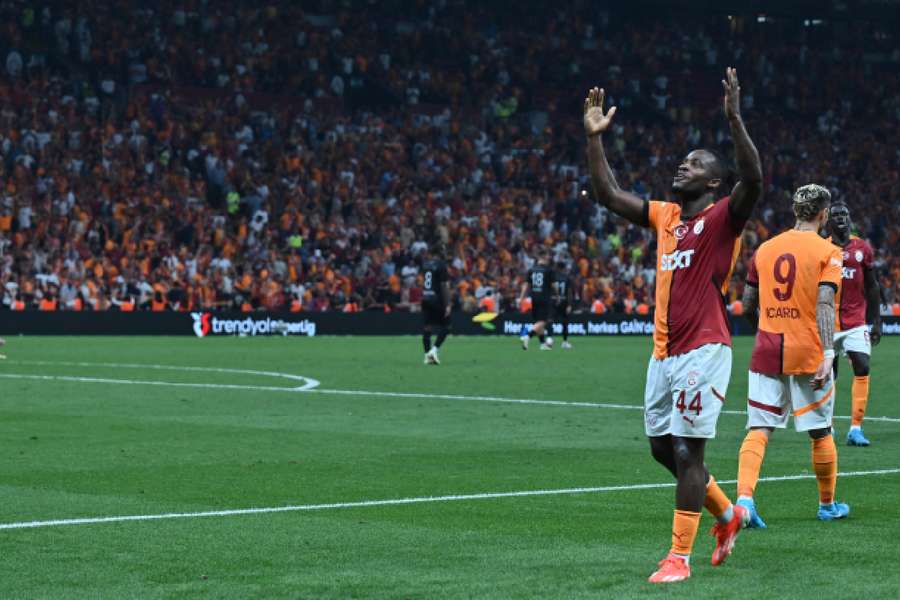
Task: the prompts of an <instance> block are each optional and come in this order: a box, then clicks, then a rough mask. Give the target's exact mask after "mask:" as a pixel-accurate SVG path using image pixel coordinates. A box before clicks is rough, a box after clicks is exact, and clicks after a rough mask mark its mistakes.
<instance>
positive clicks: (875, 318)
mask: <svg viewBox="0 0 900 600" xmlns="http://www.w3.org/2000/svg"><path fill="white" fill-rule="evenodd" d="M863 284H864V285H865V288H866V323H871V324H872V333H871V334H870V338H871V340H872V345H873V346H877V345H878V342H880V341H881V286H879V285H878V277H877V275H876V273H875V269H874V268H872V269H863Z"/></svg>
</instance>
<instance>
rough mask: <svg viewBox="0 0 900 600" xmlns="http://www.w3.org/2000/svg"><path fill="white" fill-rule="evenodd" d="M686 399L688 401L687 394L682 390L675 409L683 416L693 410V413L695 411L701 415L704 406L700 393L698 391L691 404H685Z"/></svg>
mask: <svg viewBox="0 0 900 600" xmlns="http://www.w3.org/2000/svg"><path fill="white" fill-rule="evenodd" d="M686 399H687V392H686V391H684V390H681V391H680V392H679V393H678V401H677V402H675V408H677V409H678V412H680V413H681V414H684V411H686V410H692V411H694V414H697V415H699V414H700V412H701V411H702V410H703V404H702V403H701V401H700V391H699V390H697V393H696V394H694V397H693V398H692V399H691V402H690V404H685V401H686Z"/></svg>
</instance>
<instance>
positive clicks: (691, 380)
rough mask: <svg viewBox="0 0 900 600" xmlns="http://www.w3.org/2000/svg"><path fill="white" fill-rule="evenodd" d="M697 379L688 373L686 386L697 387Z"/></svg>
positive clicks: (695, 375)
mask: <svg viewBox="0 0 900 600" xmlns="http://www.w3.org/2000/svg"><path fill="white" fill-rule="evenodd" d="M695 229H696V227H695ZM700 230H701V231H702V230H703V228H702V227H701V228H700ZM698 377H700V372H699V371H691V372H690V373H688V379H687V384H688V386H689V387H694V386H695V385H697V378H698Z"/></svg>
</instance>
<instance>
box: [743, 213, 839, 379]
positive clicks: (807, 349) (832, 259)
mask: <svg viewBox="0 0 900 600" xmlns="http://www.w3.org/2000/svg"><path fill="white" fill-rule="evenodd" d="M842 266H843V259H842V256H841V249H840V248H837V247H836V246H834V245H833V244H831V243H830V242H829V241H828V240H825V239H822V238H821V237H819V235H818V234H817V233H816V232H814V231H798V230H796V229H792V230H789V231H786V232H784V233H782V234H780V235H777V236H775V237H774V238H772V239H770V240H769V241H767V242H765V243H764V244H762V245H761V246H760V247H759V248H758V249H757V251H756V254H754V255H753V258H752V259H751V261H750V267H749V269H748V273H747V285H752V286H754V287H758V288H759V331H757V333H756V343H755V344H754V346H753V356H752V358H751V359H750V370H751V371H753V372H756V373H762V374H765V375H781V374H784V375H800V374H805V373H815V371H816V369H817V368H818V366H819V363H820V362H822V353H823V349H822V343H821V341H820V340H819V329H818V326H817V325H816V299H817V296H818V292H819V286H820V285H822V284H829V285H832V286H833V287H834V289H835V291H837V290H838V289H839V288H840V285H841V267H842Z"/></svg>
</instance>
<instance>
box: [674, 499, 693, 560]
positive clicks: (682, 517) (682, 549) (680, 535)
mask: <svg viewBox="0 0 900 600" xmlns="http://www.w3.org/2000/svg"><path fill="white" fill-rule="evenodd" d="M699 527H700V513H698V512H691V511H689V510H678V509H675V518H674V519H673V521H672V549H671V550H670V552H672V554H679V555H681V556H690V554H691V549H693V547H694V539H695V538H696V537H697V529H698V528H699Z"/></svg>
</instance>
